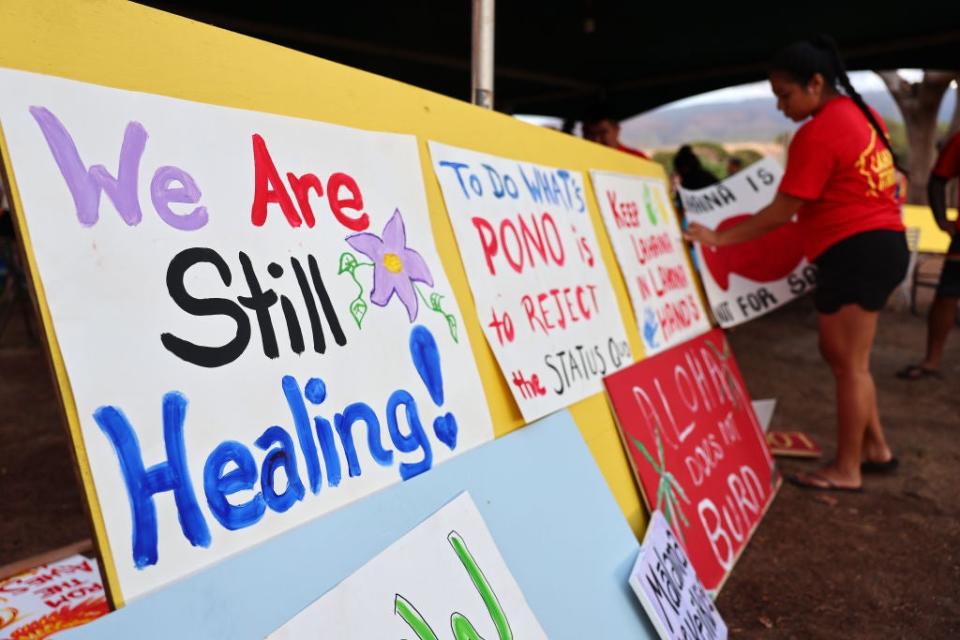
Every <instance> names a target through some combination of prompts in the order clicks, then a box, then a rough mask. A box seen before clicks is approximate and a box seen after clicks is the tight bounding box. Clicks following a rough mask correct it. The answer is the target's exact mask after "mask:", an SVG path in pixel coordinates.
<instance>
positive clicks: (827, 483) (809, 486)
mask: <svg viewBox="0 0 960 640" xmlns="http://www.w3.org/2000/svg"><path fill="white" fill-rule="evenodd" d="M809 479H813V480H814V481H815V482H808V480H809ZM816 481H819V482H822V483H823V484H816ZM787 482H789V483H790V484H792V485H794V486H797V487H799V488H801V489H806V490H809V491H841V492H844V493H863V487H841V486H840V485H837V484H834V483H833V481H832V480H828V479H827V478H824V477H823V476H821V475H820V474H818V473H806V474H804V475H803V476H800V475H798V474H791V475H789V476H787Z"/></svg>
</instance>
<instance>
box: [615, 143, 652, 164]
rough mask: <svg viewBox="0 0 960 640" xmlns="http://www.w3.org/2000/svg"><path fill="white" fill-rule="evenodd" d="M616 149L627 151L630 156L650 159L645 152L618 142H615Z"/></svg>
mask: <svg viewBox="0 0 960 640" xmlns="http://www.w3.org/2000/svg"><path fill="white" fill-rule="evenodd" d="M617 151H623V152H624V153H629V154H630V155H632V156H637V157H638V158H643V159H644V160H649V159H650V156H648V155H647V154H645V153H644V152H643V151H640V149H634V148H633V147H628V146H626V145H623V144H620V143H619V142H618V143H617Z"/></svg>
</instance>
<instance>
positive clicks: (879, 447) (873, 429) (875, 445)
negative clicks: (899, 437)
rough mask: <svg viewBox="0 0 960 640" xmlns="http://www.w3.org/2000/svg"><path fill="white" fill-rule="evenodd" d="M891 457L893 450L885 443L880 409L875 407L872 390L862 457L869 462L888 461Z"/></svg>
mask: <svg viewBox="0 0 960 640" xmlns="http://www.w3.org/2000/svg"><path fill="white" fill-rule="evenodd" d="M892 458H893V452H892V451H891V450H890V446H889V445H888V444H887V440H886V438H885V437H884V434H883V427H882V426H881V424H880V411H879V410H878V409H877V399H876V391H874V399H873V408H872V409H871V411H870V422H868V423H867V431H866V433H865V434H864V435H863V459H864V460H869V461H870V462H888V461H890V460H891V459H892Z"/></svg>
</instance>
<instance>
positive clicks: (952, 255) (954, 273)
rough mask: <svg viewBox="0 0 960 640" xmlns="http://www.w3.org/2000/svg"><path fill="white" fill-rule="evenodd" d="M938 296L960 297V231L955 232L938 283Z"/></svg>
mask: <svg viewBox="0 0 960 640" xmlns="http://www.w3.org/2000/svg"><path fill="white" fill-rule="evenodd" d="M937 297H938V298H960V231H958V232H957V233H954V234H953V240H951V241H950V248H949V249H947V259H946V261H944V263H943V271H941V272H940V284H938V285H937Z"/></svg>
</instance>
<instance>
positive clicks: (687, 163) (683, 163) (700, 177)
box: [673, 144, 720, 191]
mask: <svg viewBox="0 0 960 640" xmlns="http://www.w3.org/2000/svg"><path fill="white" fill-rule="evenodd" d="M673 170H674V171H675V172H676V174H677V175H678V176H680V186H681V187H683V188H684V189H687V190H691V191H692V190H695V189H703V188H704V187H709V186H710V185H712V184H716V183H718V182H720V181H719V180H717V176H715V175H713V174H712V173H710V172H709V171H707V170H706V169H705V168H704V167H703V165H702V164H701V163H700V158H698V157H697V154H695V153H694V152H693V149H692V148H691V147H690V145H688V144H685V145H683V146H682V147H680V148H679V149H677V154H676V155H675V156H673Z"/></svg>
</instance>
